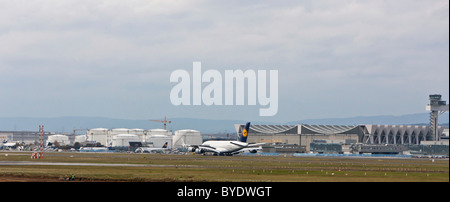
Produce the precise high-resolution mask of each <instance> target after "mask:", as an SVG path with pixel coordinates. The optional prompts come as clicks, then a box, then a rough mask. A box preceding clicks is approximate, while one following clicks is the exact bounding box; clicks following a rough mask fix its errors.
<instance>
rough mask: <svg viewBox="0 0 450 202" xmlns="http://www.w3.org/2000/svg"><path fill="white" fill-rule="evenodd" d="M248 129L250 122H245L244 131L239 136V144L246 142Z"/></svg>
mask: <svg viewBox="0 0 450 202" xmlns="http://www.w3.org/2000/svg"><path fill="white" fill-rule="evenodd" d="M249 129H250V122H247V124H245V127H244V130H242V133H240V134H239V138H238V140H239V141H240V142H247V136H248V131H249Z"/></svg>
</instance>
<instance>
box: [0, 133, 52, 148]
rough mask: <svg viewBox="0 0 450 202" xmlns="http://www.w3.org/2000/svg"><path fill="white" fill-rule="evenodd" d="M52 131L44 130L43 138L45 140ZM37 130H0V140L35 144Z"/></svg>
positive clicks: (37, 135)
mask: <svg viewBox="0 0 450 202" xmlns="http://www.w3.org/2000/svg"><path fill="white" fill-rule="evenodd" d="M50 135H55V133H54V132H44V139H45V140H47V139H48V137H49V136H50ZM38 137H39V132H38V131H0V141H1V142H17V143H20V144H25V145H26V144H37V141H38Z"/></svg>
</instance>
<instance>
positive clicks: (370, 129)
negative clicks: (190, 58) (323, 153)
mask: <svg viewBox="0 0 450 202" xmlns="http://www.w3.org/2000/svg"><path fill="white" fill-rule="evenodd" d="M243 128H244V125H240V124H235V129H236V132H237V133H241V132H242V130H243ZM444 130H446V132H447V137H448V128H444V127H441V126H439V127H438V134H439V136H442V135H443V134H444ZM247 141H248V142H256V143H282V144H296V145H300V146H305V147H306V150H307V151H310V144H311V143H312V142H315V141H323V142H326V143H338V144H353V143H363V144H396V145H419V144H421V142H424V141H434V137H433V135H432V133H431V131H430V126H424V125H354V126H346V125H307V124H298V125H251V126H250V130H249V131H248V140H247Z"/></svg>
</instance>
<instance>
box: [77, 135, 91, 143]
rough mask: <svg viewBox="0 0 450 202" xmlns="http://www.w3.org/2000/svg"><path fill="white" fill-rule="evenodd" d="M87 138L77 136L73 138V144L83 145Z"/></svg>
mask: <svg viewBox="0 0 450 202" xmlns="http://www.w3.org/2000/svg"><path fill="white" fill-rule="evenodd" d="M87 139H88V137H87V136H86V135H77V136H75V142H79V143H83V142H86V141H87Z"/></svg>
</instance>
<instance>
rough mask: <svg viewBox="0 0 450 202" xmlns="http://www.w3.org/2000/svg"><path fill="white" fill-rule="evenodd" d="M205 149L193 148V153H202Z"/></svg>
mask: <svg viewBox="0 0 450 202" xmlns="http://www.w3.org/2000/svg"><path fill="white" fill-rule="evenodd" d="M204 152H205V151H203V149H198V148H197V149H196V150H195V153H197V154H201V153H204Z"/></svg>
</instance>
